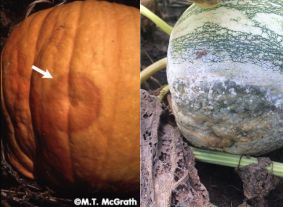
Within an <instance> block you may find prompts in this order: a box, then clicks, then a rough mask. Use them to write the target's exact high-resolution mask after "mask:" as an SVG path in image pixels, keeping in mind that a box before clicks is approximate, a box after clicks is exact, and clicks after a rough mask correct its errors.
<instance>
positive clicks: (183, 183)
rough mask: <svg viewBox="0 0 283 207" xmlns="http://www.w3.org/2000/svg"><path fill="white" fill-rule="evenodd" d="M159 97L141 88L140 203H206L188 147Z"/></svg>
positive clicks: (177, 206)
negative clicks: (170, 120)
mask: <svg viewBox="0 0 283 207" xmlns="http://www.w3.org/2000/svg"><path fill="white" fill-rule="evenodd" d="M166 116H168V111H166V110H165V109H164V107H163V106H162V104H161V103H160V101H159V99H158V98H157V97H155V96H152V95H150V94H149V93H148V92H147V91H145V90H141V206H142V207H153V206H154V207H170V206H171V207H187V206H190V207H199V206H202V207H206V206H210V204H209V196H208V192H207V190H206V188H205V187H204V186H203V185H202V183H201V182H200V180H199V177H198V174H197V170H196V169H195V167H194V165H195V161H194V157H193V154H192V151H191V150H190V148H189V146H188V145H187V144H186V143H185V142H183V138H182V136H181V134H180V132H179V130H178V129H177V127H176V126H172V125H170V124H169V123H168V121H167V120H168V117H166Z"/></svg>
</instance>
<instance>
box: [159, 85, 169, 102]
mask: <svg viewBox="0 0 283 207" xmlns="http://www.w3.org/2000/svg"><path fill="white" fill-rule="evenodd" d="M168 92H169V85H165V86H163V88H162V89H161V91H160V92H159V95H158V96H157V97H158V98H159V100H160V101H162V100H163V98H164V97H165V96H166V94H167V93H168Z"/></svg>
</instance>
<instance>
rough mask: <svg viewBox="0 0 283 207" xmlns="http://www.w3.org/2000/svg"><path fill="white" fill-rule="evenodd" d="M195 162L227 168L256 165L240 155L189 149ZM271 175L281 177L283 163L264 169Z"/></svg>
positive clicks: (254, 159) (248, 158) (254, 161)
mask: <svg viewBox="0 0 283 207" xmlns="http://www.w3.org/2000/svg"><path fill="white" fill-rule="evenodd" d="M191 148H192V150H193V153H194V156H195V158H196V160H198V161H201V162H206V163H210V164H216V165H222V166H227V167H234V168H237V167H244V166H247V165H250V164H256V163H258V161H257V159H256V158H254V157H247V156H241V155H234V154H229V153H224V152H217V151H212V150H204V149H198V148H194V147H191ZM266 169H267V170H268V171H269V172H270V173H272V174H273V175H276V176H279V177H283V163H280V162H272V163H271V165H270V166H268V167H267V168H266Z"/></svg>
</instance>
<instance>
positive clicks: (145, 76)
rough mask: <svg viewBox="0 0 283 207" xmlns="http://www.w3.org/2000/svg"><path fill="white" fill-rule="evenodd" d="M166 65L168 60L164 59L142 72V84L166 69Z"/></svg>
mask: <svg viewBox="0 0 283 207" xmlns="http://www.w3.org/2000/svg"><path fill="white" fill-rule="evenodd" d="M166 64H167V58H162V59H160V60H158V61H156V62H155V63H153V64H152V65H150V66H148V67H147V68H145V69H144V70H142V71H141V74H140V80H141V83H144V82H145V81H146V80H147V79H148V78H150V76H152V75H153V74H155V73H156V72H158V71H160V70H162V69H164V68H165V67H166Z"/></svg>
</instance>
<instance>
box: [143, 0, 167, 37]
mask: <svg viewBox="0 0 283 207" xmlns="http://www.w3.org/2000/svg"><path fill="white" fill-rule="evenodd" d="M140 12H141V14H142V15H143V16H145V17H147V18H149V19H150V20H151V21H152V22H153V23H155V24H156V25H157V26H158V27H159V28H160V29H161V30H162V31H163V32H165V33H167V34H168V35H170V33H171V31H172V27H171V26H170V25H169V24H167V23H166V22H165V21H164V20H162V19H161V18H160V17H158V16H157V15H156V14H154V13H153V12H152V11H150V10H149V9H148V8H146V7H145V6H143V5H142V4H141V5H140Z"/></svg>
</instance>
